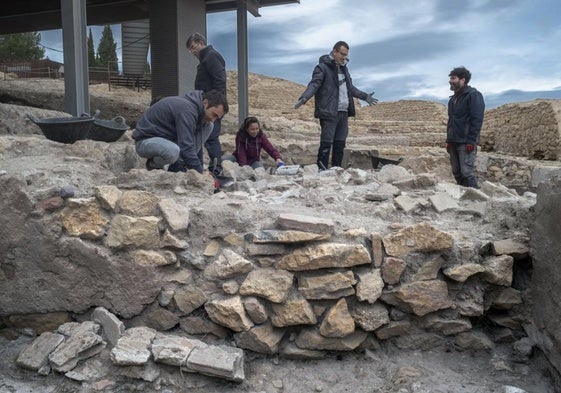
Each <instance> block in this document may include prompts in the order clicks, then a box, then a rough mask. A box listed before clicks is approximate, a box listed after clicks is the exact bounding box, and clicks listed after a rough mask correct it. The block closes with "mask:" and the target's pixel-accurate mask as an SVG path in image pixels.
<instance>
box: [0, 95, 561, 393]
mask: <svg viewBox="0 0 561 393" xmlns="http://www.w3.org/2000/svg"><path fill="white" fill-rule="evenodd" d="M50 88H51V87H48V86H47V87H45V89H50ZM90 92H91V94H92V95H97V97H101V98H106V99H107V100H110V103H109V104H108V105H115V107H116V109H115V111H118V110H119V109H118V106H119V105H122V102H123V101H126V102H129V103H130V104H133V103H134V104H137V105H145V104H146V103H147V102H148V101H149V93H147V92H146V93H140V94H139V93H137V92H134V93H132V94H131V92H130V91H128V90H126V89H122V88H119V89H115V90H113V91H112V92H110V91H109V90H108V89H107V86H106V85H99V86H95V85H94V86H90ZM28 97H30V98H29V99H31V98H32V94H31V93H30V94H29V95H28ZM101 98H100V99H101ZM18 333H19V336H18V337H17V338H16V337H15V336H12V337H9V338H8V337H4V336H2V335H1V334H0V393H35V392H39V393H65V392H68V393H70V392H79V393H90V392H98V391H107V392H133V391H137V392H147V393H156V392H161V393H179V392H190V393H223V392H228V393H242V392H244V393H246V392H249V393H276V392H288V393H308V392H326V393H342V392H349V393H350V392H356V393H374V392H376V393H378V392H379V393H503V392H504V393H524V392H527V393H555V390H554V388H553V386H552V384H551V382H550V379H549V378H548V376H547V371H546V367H545V365H544V364H543V361H542V359H541V356H540V355H539V354H534V356H533V357H531V358H530V362H529V363H527V362H520V361H517V359H516V357H514V356H513V353H512V344H511V343H506V344H497V346H496V348H495V350H494V352H492V353H489V352H483V351H482V352H462V351H458V350H457V349H456V348H454V347H450V348H441V349H436V350H429V351H418V350H417V351H411V350H401V349H398V348H396V347H394V346H392V344H391V343H389V342H384V343H383V344H382V346H381V347H380V348H377V349H373V350H371V349H362V350H357V351H355V352H351V353H333V354H330V355H329V356H328V357H326V358H325V359H320V360H306V361H304V360H290V359H285V358H279V357H271V356H264V355H257V354H254V353H251V352H250V351H246V354H245V375H246V380H245V381H244V382H242V383H234V382H227V381H224V380H220V379H216V378H211V377H206V376H202V375H199V374H189V373H186V372H183V373H181V372H179V370H178V369H177V368H169V369H167V368H162V374H161V375H160V379H159V381H160V382H159V383H157V382H156V383H151V384H150V383H147V382H142V381H138V380H132V379H128V380H126V381H124V382H123V379H122V378H121V377H118V376H116V375H114V374H112V373H111V372H110V373H108V374H107V376H106V377H105V379H104V380H102V381H97V382H96V383H80V382H75V381H72V380H70V379H68V378H66V377H64V376H62V375H59V374H50V375H48V376H39V375H37V374H35V373H34V372H31V371H26V370H23V369H20V368H19V367H18V366H17V365H16V364H15V359H16V358H17V355H18V354H19V352H20V351H21V350H22V349H23V348H24V346H25V345H27V344H29V343H30V342H31V341H32V340H33V337H31V336H29V335H26V334H25V332H18Z"/></svg>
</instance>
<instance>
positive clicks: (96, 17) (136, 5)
mask: <svg viewBox="0 0 561 393" xmlns="http://www.w3.org/2000/svg"><path fill="white" fill-rule="evenodd" d="M246 1H247V9H248V11H249V12H250V13H251V14H253V15H254V16H259V8H260V7H267V6H274V5H281V4H291V3H299V2H300V1H299V0H246ZM60 2H61V0H17V1H9V2H5V3H4V4H2V7H0V35H3V34H11V33H24V32H29V31H41V30H53V29H61V28H62V21H61V8H60ZM149 2H150V0H86V10H87V24H88V25H89V26H91V25H107V24H114V23H121V22H126V21H130V20H137V19H146V18H148V17H149V15H148V10H149V8H150V7H149V6H150V4H149ZM205 3H206V12H207V13H211V12H222V11H234V10H236V9H237V3H238V0H206V1H205Z"/></svg>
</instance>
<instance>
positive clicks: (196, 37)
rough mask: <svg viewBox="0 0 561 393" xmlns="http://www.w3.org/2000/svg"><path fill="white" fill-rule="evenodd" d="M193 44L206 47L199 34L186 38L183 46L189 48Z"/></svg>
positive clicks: (204, 39)
mask: <svg viewBox="0 0 561 393" xmlns="http://www.w3.org/2000/svg"><path fill="white" fill-rule="evenodd" d="M194 42H196V43H197V44H203V45H206V38H205V36H204V35H202V34H200V33H193V34H191V35H190V36H189V38H187V42H186V43H185V46H186V47H187V48H189V47H190V46H191V45H192V44H193V43H194Z"/></svg>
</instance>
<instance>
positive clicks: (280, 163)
mask: <svg viewBox="0 0 561 393" xmlns="http://www.w3.org/2000/svg"><path fill="white" fill-rule="evenodd" d="M281 166H284V162H283V161H282V160H281V159H280V158H279V159H278V160H277V168H280V167H281Z"/></svg>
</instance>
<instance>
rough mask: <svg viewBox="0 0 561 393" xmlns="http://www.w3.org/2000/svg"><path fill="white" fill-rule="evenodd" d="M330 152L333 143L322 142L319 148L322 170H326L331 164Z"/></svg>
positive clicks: (319, 164)
mask: <svg viewBox="0 0 561 393" xmlns="http://www.w3.org/2000/svg"><path fill="white" fill-rule="evenodd" d="M329 153H331V143H328V142H321V143H320V144H319V150H318V161H317V164H318V167H319V170H320V171H324V170H326V169H327V167H328V166H329Z"/></svg>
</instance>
